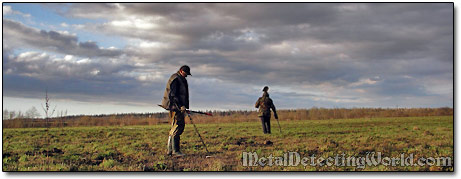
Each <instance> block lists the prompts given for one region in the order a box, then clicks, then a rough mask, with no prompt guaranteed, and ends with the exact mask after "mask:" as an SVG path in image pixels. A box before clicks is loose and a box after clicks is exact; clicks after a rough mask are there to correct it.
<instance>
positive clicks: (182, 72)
mask: <svg viewBox="0 0 461 179" xmlns="http://www.w3.org/2000/svg"><path fill="white" fill-rule="evenodd" d="M187 75H191V74H190V68H189V66H187V65H184V66H182V67H181V68H179V71H178V72H177V73H174V74H173V75H171V77H170V79H169V80H168V83H167V85H166V89H165V94H164V95H163V100H162V106H163V107H164V108H165V109H168V110H169V111H170V119H171V129H170V132H169V135H168V155H175V156H184V154H183V153H181V151H180V146H179V144H180V139H181V137H180V135H181V134H182V133H183V132H184V127H185V125H186V124H185V121H184V117H185V115H186V112H187V111H186V110H187V109H189V87H188V84H187V80H186V77H187ZM191 76H192V75H191Z"/></svg>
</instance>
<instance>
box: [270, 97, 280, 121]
mask: <svg viewBox="0 0 461 179" xmlns="http://www.w3.org/2000/svg"><path fill="white" fill-rule="evenodd" d="M271 108H272V111H274V117H275V119H278V118H279V116H278V115H277V110H276V109H275V105H274V102H273V101H272V100H271Z"/></svg>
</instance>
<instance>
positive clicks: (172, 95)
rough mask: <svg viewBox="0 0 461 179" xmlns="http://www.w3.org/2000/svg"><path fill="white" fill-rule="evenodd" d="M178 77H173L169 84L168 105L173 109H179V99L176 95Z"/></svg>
mask: <svg viewBox="0 0 461 179" xmlns="http://www.w3.org/2000/svg"><path fill="white" fill-rule="evenodd" d="M178 83H179V82H178V79H177V78H176V79H174V80H173V81H172V82H171V84H170V94H168V97H169V98H170V103H171V104H170V105H171V108H172V109H173V110H179V109H178V108H179V107H180V105H179V99H178V96H176V95H177V94H178Z"/></svg>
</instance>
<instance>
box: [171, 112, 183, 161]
mask: <svg viewBox="0 0 461 179" xmlns="http://www.w3.org/2000/svg"><path fill="white" fill-rule="evenodd" d="M170 117H173V121H172V126H171V130H170V134H169V135H170V136H171V137H172V140H173V141H172V144H173V154H174V155H181V156H182V155H184V154H182V153H181V151H180V140H181V137H180V135H181V134H182V133H183V132H184V127H185V122H184V114H183V113H181V112H171V111H170Z"/></svg>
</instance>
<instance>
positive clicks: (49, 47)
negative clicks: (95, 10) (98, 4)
mask: <svg viewBox="0 0 461 179" xmlns="http://www.w3.org/2000/svg"><path fill="white" fill-rule="evenodd" d="M3 34H4V39H3V40H4V42H5V43H6V44H7V46H14V47H15V48H24V46H26V47H31V48H36V49H40V50H45V51H52V52H57V53H62V54H71V55H77V56H82V57H116V56H119V55H121V51H120V50H109V49H101V48H100V47H99V46H98V45H97V44H96V42H78V38H77V36H74V35H69V34H64V33H60V32H56V31H45V30H37V29H33V28H30V27H27V26H25V25H24V24H21V23H19V22H16V21H13V20H9V19H3ZM10 48H11V47H10Z"/></svg>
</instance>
